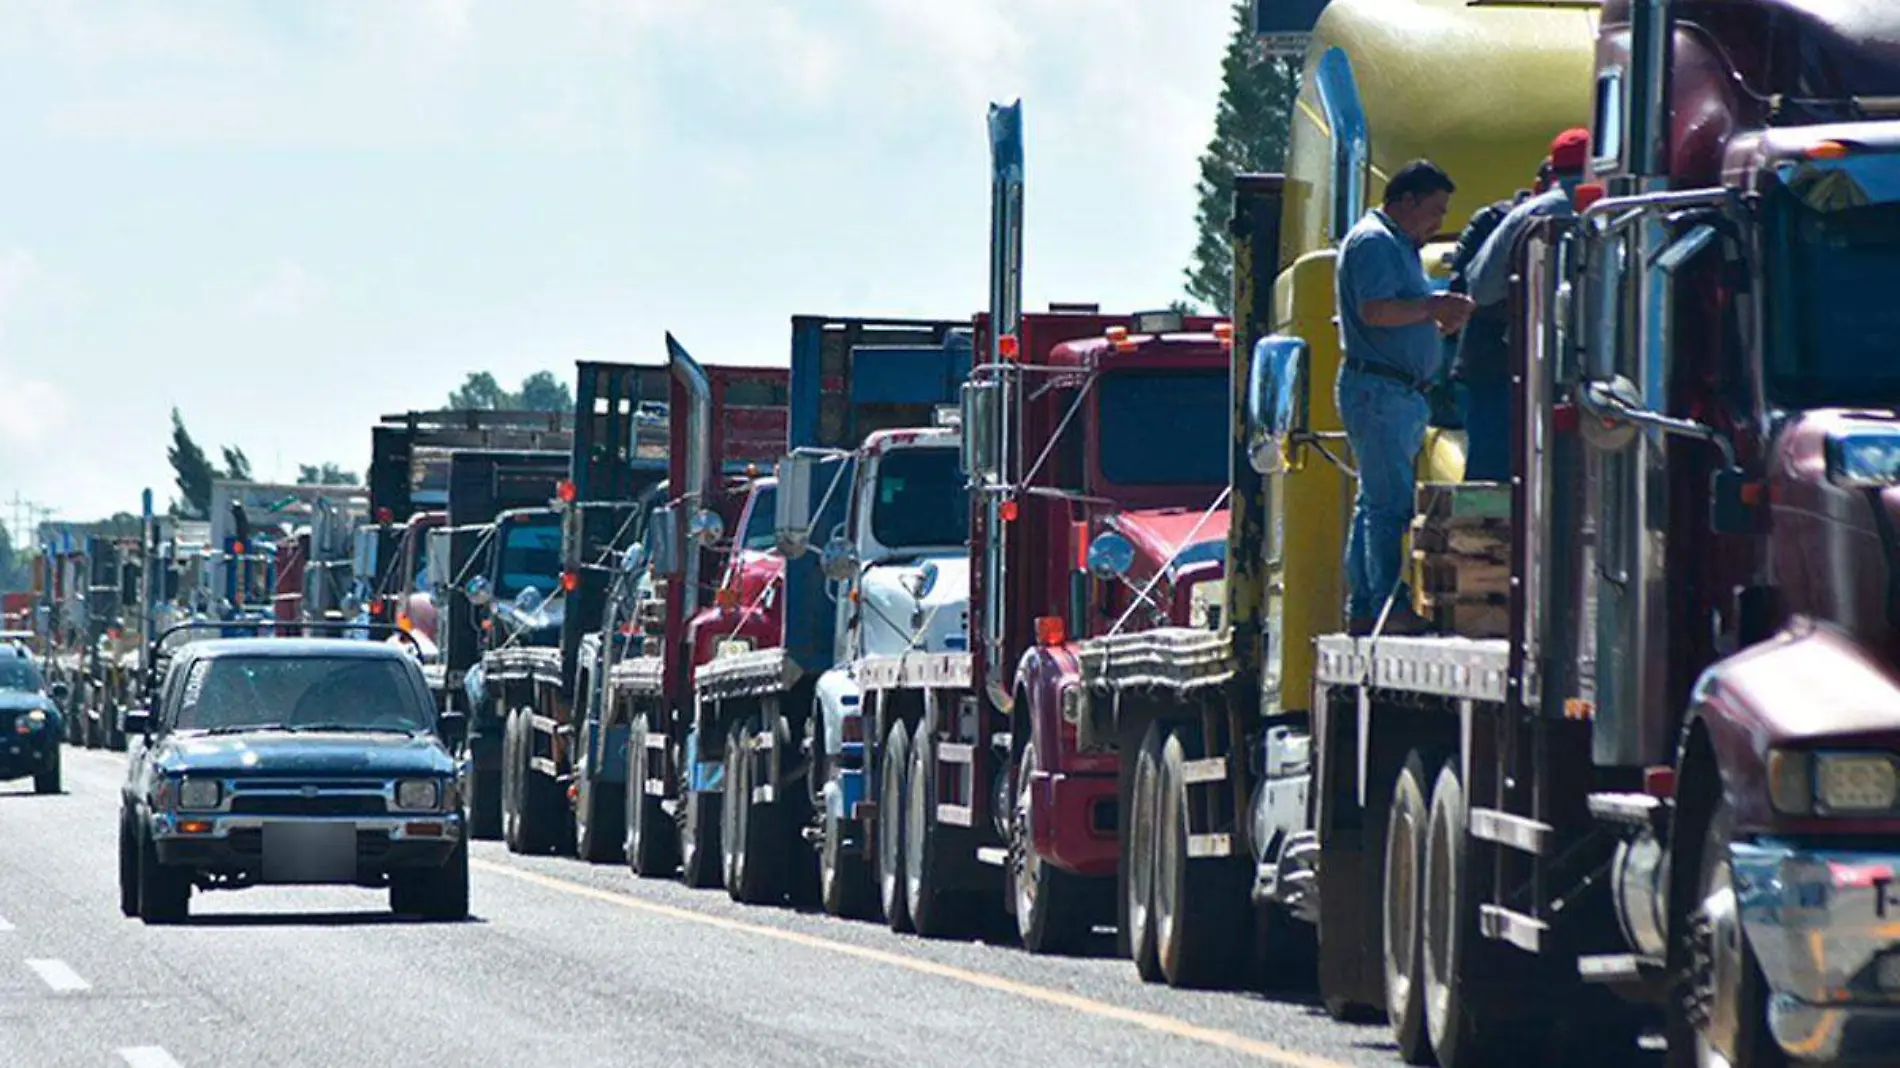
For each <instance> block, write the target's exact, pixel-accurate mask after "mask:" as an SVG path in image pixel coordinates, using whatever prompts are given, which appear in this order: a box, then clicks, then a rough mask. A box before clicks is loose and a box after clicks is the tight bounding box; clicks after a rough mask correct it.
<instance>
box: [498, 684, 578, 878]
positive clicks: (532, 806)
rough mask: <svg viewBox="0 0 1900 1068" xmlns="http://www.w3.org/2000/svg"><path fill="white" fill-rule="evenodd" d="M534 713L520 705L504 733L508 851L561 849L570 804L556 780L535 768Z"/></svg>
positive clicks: (509, 718) (523, 851) (528, 853)
mask: <svg viewBox="0 0 1900 1068" xmlns="http://www.w3.org/2000/svg"><path fill="white" fill-rule="evenodd" d="M532 715H533V713H532V712H530V711H529V710H528V709H525V708H517V709H515V710H514V711H513V712H512V713H510V714H509V716H508V725H507V727H506V728H505V729H504V732H503V734H502V738H503V742H502V747H503V756H504V759H505V763H503V764H502V768H501V772H502V783H503V787H502V798H503V805H504V806H505V807H504V809H503V813H504V816H505V818H506V820H507V825H506V828H505V831H506V834H505V837H506V839H507V842H508V851H509V852H511V853H521V854H527V855H535V856H540V855H543V854H547V853H552V852H555V851H556V850H557V849H559V848H560V846H561V839H562V835H561V823H562V817H563V816H565V815H567V812H566V809H567V806H566V804H565V803H564V802H563V799H562V798H561V796H560V792H559V789H558V788H557V786H556V784H555V782H554V780H553V779H550V778H548V777H547V776H546V775H543V774H541V773H540V772H539V771H536V770H535V768H534V764H533V759H534V722H533V720H532V719H530V718H529V717H531V716H532Z"/></svg>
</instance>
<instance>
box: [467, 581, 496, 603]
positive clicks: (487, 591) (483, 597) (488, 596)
mask: <svg viewBox="0 0 1900 1068" xmlns="http://www.w3.org/2000/svg"><path fill="white" fill-rule="evenodd" d="M462 590H463V592H464V593H466V594H468V603H469V604H472V605H474V606H475V607H477V608H480V607H482V606H483V605H486V604H488V603H489V602H490V601H493V600H494V599H495V591H494V590H493V589H492V588H491V587H490V586H489V584H488V579H486V578H485V577H483V576H481V575H476V576H475V577H474V578H472V579H469V580H468V583H467V584H466V585H464V586H463V587H462Z"/></svg>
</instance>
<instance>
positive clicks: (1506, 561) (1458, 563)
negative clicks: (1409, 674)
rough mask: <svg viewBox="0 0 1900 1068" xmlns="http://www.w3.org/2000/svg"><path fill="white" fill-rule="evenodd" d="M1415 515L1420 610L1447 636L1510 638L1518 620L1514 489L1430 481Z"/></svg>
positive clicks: (1414, 582) (1415, 584) (1414, 580)
mask: <svg viewBox="0 0 1900 1068" xmlns="http://www.w3.org/2000/svg"><path fill="white" fill-rule="evenodd" d="M1417 500H1418V512H1417V514H1416V515H1415V516H1414V518H1413V519H1412V588H1413V589H1414V590H1416V591H1417V593H1418V611H1419V614H1421V615H1423V616H1425V617H1426V618H1427V619H1430V620H1432V621H1433V622H1434V623H1436V624H1437V625H1438V628H1439V630H1440V631H1441V632H1442V633H1446V634H1457V635H1460V636H1463V637H1466V638H1505V637H1509V636H1510V626H1511V615H1510V613H1511V488H1510V486H1508V485H1505V484H1502V483H1497V482H1427V483H1423V484H1421V485H1420V486H1419V487H1418V498H1417Z"/></svg>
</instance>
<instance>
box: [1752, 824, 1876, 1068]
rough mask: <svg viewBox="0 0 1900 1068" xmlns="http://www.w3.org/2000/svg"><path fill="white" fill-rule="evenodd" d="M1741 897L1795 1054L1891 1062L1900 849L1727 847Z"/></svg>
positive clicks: (1773, 1003) (1776, 1016)
mask: <svg viewBox="0 0 1900 1068" xmlns="http://www.w3.org/2000/svg"><path fill="white" fill-rule="evenodd" d="M1729 860H1730V870H1731V871H1732V872H1733V881H1734V887H1735V902H1736V907H1737V910H1738V911H1739V912H1740V914H1741V921H1742V927H1743V929H1744V930H1745V931H1746V932H1747V936H1748V942H1749V945H1750V946H1751V947H1752V948H1753V949H1754V951H1755V956H1756V957H1757V959H1759V960H1760V962H1761V967H1762V974H1763V976H1764V977H1765V978H1766V979H1767V981H1768V989H1769V996H1768V1019H1769V1026H1770V1029H1771V1030H1772V1031H1773V1032H1774V1036H1775V1041H1776V1042H1778V1043H1779V1044H1780V1045H1781V1048H1782V1049H1784V1050H1786V1051H1787V1052H1788V1053H1789V1054H1790V1055H1791V1056H1795V1057H1799V1058H1800V1059H1801V1060H1803V1061H1820V1062H1825V1063H1829V1064H1841V1065H1850V1064H1862V1063H1868V1064H1890V1063H1892V1061H1893V1057H1894V1051H1895V1050H1896V1049H1900V883H1896V876H1900V851H1891V852H1890V851H1881V852H1864V851H1857V850H1846V849H1826V848H1819V847H1813V846H1810V845H1808V844H1798V843H1792V842H1786V841H1777V840H1771V839H1762V840H1758V841H1755V842H1748V843H1739V842H1738V843H1735V844H1733V845H1731V846H1730V847H1729Z"/></svg>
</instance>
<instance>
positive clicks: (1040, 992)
mask: <svg viewBox="0 0 1900 1068" xmlns="http://www.w3.org/2000/svg"><path fill="white" fill-rule="evenodd" d="M468 865H469V867H471V868H477V869H480V870H482V871H485V872H492V873H494V874H496V875H505V876H507V877H508V878H510V879H516V880H519V881H521V882H524V883H532V884H534V885H535V886H539V887H542V888H544V889H548V890H554V891H557V892H559V893H563V894H570V895H572V896H574V897H584V898H591V899H592V900H595V901H600V902H604V903H606V904H609V905H618V906H620V907H621V908H626V909H633V910H634V911H636V912H646V913H651V914H653V915H656V916H665V917H667V918H669V919H675V920H684V921H685V922H687V923H697V924H700V925H702V926H706V927H718V928H721V929H723V930H727V931H738V932H741V933H744V934H752V935H759V936H761V937H764V938H772V939H777V940H778V941H780V942H789V943H791V944H792V945H796V946H804V947H806V948H808V949H818V950H823V951H825V952H827V953H837V954H839V955H841V956H846V957H856V958H858V959H859V960H868V961H873V962H875V963H878V964H888V965H890V966H891V967H894V968H903V969H905V970H906V971H912V972H918V973H920V974H923V975H934V976H937V977H938V978H941V979H949V980H952V981H954V982H959V983H964V984H967V985H969V986H975V987H981V988H983V989H985V990H994V991H996V992H998V993H1001V994H1010V995H1013V996H1015V997H1019V998H1022V999H1024V1000H1026V1001H1040V1002H1042V1003H1044V1004H1046V1005H1056V1006H1060V1007H1061V1008H1065V1009H1071V1010H1073V1011H1075V1012H1080V1013H1084V1014H1086V1015H1089V1016H1095V1017H1099V1018H1101V1019H1105V1020H1117V1021H1120V1022H1122V1023H1126V1024H1133V1025H1134V1026H1136V1027H1141V1028H1145V1029H1147V1030H1149V1031H1154V1032H1157V1033H1160V1034H1164V1035H1172V1036H1173V1037H1175V1038H1185V1039H1188V1040H1189V1041H1193V1042H1200V1043H1202V1044H1204V1045H1209V1046H1216V1047H1218V1048H1220V1049H1225V1050H1232V1051H1233V1052H1235V1053H1244V1054H1247V1055H1248V1056H1251V1057H1256V1058H1259V1059H1260V1060H1263V1061H1267V1062H1269V1063H1271V1064H1277V1065H1280V1066H1281V1068H1350V1066H1349V1065H1346V1064H1344V1063H1342V1062H1340V1061H1334V1060H1328V1059H1326V1058H1324V1057H1315V1056H1313V1055H1311V1054H1306V1053H1300V1052H1297V1051H1295V1050H1290V1049H1285V1048H1282V1047H1280V1046H1275V1045H1273V1044H1272V1043H1268V1042H1258V1041H1255V1040H1254V1039H1251V1038H1247V1037H1244V1036H1242V1035H1237V1034H1234V1033H1233V1032H1232V1031H1221V1030H1218V1029H1216V1028H1212V1027H1201V1026H1199V1025H1196V1024H1191V1023H1188V1022H1187V1021H1185V1020H1177V1019H1174V1018H1173V1017H1170V1016H1161V1015H1158V1014H1156V1013H1152V1012H1142V1011H1140V1010H1138V1009H1127V1008H1123V1007H1121V1006H1119V1005H1110V1004H1108V1003H1107V1002H1102V1001H1096V1000H1095V999H1093V998H1085V997H1081V996H1079V995H1076V994H1067V993H1064V992H1062V991H1060V990H1051V989H1049V988H1047V987H1041V986H1034V985H1032V984H1029V983H1019V982H1016V981H1015V980H1013V979H1004V978H1002V977H1001V976H996V975H987V974H985V973H983V972H975V971H970V970H969V969H967V968H957V967H953V966H951V965H948V964H939V963H937V962H936V961H931V960H923V959H920V958H917V957H907V956H903V955H901V954H897V953H886V952H884V951H882V950H877V949H867V948H865V947H863V946H854V945H851V944H850V943H848V942H835V941H833V940H831V939H829V938H818V937H816V936H813V935H808V934H801V933H799V932H797V931H786V930H782V929H780V928H777V927H765V926H761V925H759V924H753V923H745V922H743V921H740V920H732V919H727V918H726V917H724V916H714V915H712V914H710V913H705V912H698V911H695V910H693V909H682V908H675V907H673V906H671V905H662V904H659V903H657V902H653V901H646V900H643V899H641V898H637V897H633V896H632V895H629V894H619V893H614V892H613V891H610V890H601V889H598V888H596V887H592V886H585V885H583V884H581V883H572V882H568V881H567V880H565V879H556V878H554V877H552V876H548V875H542V874H540V873H539V872H531V871H524V870H522V869H520V868H515V867H510V866H508V865H505V864H495V863H492V862H490V861H485V860H476V859H473V858H471V859H470V860H469V862H468Z"/></svg>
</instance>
